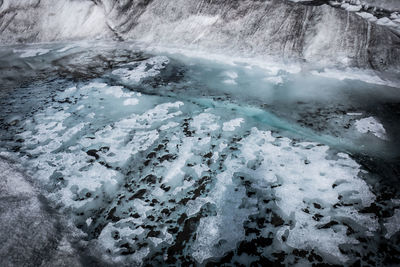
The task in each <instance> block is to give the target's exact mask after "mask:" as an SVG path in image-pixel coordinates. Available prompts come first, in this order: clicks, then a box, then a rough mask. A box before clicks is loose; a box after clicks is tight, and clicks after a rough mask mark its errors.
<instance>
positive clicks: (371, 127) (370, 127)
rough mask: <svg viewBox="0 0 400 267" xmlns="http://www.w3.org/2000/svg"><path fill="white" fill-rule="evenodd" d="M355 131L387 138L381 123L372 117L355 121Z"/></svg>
mask: <svg viewBox="0 0 400 267" xmlns="http://www.w3.org/2000/svg"><path fill="white" fill-rule="evenodd" d="M355 126H356V129H357V131H359V132H360V133H364V134H366V133H372V134H373V135H375V136H376V137H378V138H380V139H383V140H387V136H386V130H385V128H384V127H383V125H382V124H381V123H380V122H379V121H378V120H377V119H376V118H374V117H368V118H363V119H360V120H357V121H356V123H355Z"/></svg>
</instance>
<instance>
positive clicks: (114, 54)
mask: <svg viewBox="0 0 400 267" xmlns="http://www.w3.org/2000/svg"><path fill="white" fill-rule="evenodd" d="M352 73H358V74H359V75H358V76H354V77H349V76H348V73H346V70H343V71H334V70H323V69H305V68H304V67H302V66H301V65H288V66H281V65H277V64H275V65H274V64H273V63H269V62H262V63H261V64H259V62H256V61H252V60H250V59H246V60H243V59H235V58H228V57H218V56H216V55H204V54H202V55H194V54H191V53H188V52H187V51H177V50H174V51H172V50H167V49H165V50H163V49H160V48H157V49H152V50H151V49H149V48H144V47H142V48H140V46H138V45H137V44H133V43H100V42H98V43H94V42H93V43H83V42H81V43H67V44H64V43H60V44H42V45H26V46H4V47H1V48H0V81H1V84H0V156H1V158H2V161H4V162H13V163H12V165H13V166H16V167H15V168H17V169H18V170H22V171H23V172H24V173H25V174H26V177H29V179H28V181H29V183H30V184H32V185H33V187H34V188H37V189H35V190H38V191H39V192H40V193H41V194H43V195H44V197H45V198H46V203H47V205H48V206H49V207H47V208H48V209H51V210H54V212H56V213H59V214H62V216H64V217H65V218H66V221H67V224H68V223H70V224H72V226H71V225H70V226H68V227H72V228H73V229H74V231H75V235H76V236H75V237H74V238H72V239H73V241H71V244H70V246H71V247H72V248H75V249H78V250H79V251H80V252H79V253H77V254H79V257H80V261H81V262H83V264H84V265H85V266H88V265H96V266H103V265H104V266H108V265H115V264H122V265H129V266H135V265H138V266H139V265H151V266H158V265H171V266H176V265H187V264H195V265H199V266H203V265H207V266H212V265H213V264H218V265H220V264H226V265H227V266H237V265H240V264H242V265H245V266H261V265H264V266H265V265H268V264H277V265H279V264H286V265H294V264H299V265H300V266H303V265H304V266H308V265H312V264H323V263H325V264H332V265H335V264H336V265H352V264H361V265H363V266H379V265H390V264H393V265H395V264H399V262H400V256H399V255H400V247H399V246H398V244H399V238H400V235H399V233H398V231H399V230H400V196H399V192H400V190H399V189H400V188H399V183H398V179H399V177H398V174H399V173H400V165H399V152H400V151H399V141H398V139H397V136H398V135H399V133H400V126H399V124H398V121H399V119H400V109H399V102H400V94H399V93H398V90H399V89H398V88H396V87H395V85H393V84H385V81H384V80H382V79H381V78H378V77H376V76H373V75H372V74H371V73H367V74H365V73H363V72H360V71H359V72H357V71H352ZM4 162H3V163H2V164H0V167H1V168H3V173H4V172H5V171H7V172H6V173H7V175H13V174H12V172H10V170H9V169H7V170H6V169H5V168H6V167H5V166H6V165H5V163H4ZM10 164H11V163H10ZM7 166H8V165H7ZM7 168H9V167H7ZM10 173H11V174H10ZM19 179H23V178H19ZM21 183H22V182H21ZM0 188H3V187H0ZM0 192H1V191H0ZM2 199H4V202H3V204H2V205H4V206H6V205H8V204H7V202H6V201H10V200H7V199H6V198H2ZM2 201H3V200H2ZM0 212H1V210H0ZM27 212H28V213H29V211H27ZM32 212H33V211H32ZM13 214H14V213H12V212H9V213H7V216H8V217H7V218H8V219H6V220H10V221H13V218H12V216H13ZM3 218H5V217H4V216H3ZM2 227H3V229H2ZM4 227H5V226H0V230H4ZM18 227H19V226H18V223H17V224H15V228H17V231H21V232H22V233H23V229H19V228H18ZM59 227H61V228H62V227H66V226H59ZM41 231H43V233H44V232H45V231H46V230H45V229H42V230H41ZM76 233H79V234H76ZM37 234H38V235H41V234H42V233H41V232H40V231H39V232H38V233H37ZM66 235H68V233H66ZM12 239H15V240H16V241H15V240H14V241H15V242H14V241H13V240H12ZM19 239H20V240H25V239H24V234H22V235H10V237H8V238H7V240H2V242H5V243H6V244H7V242H14V243H18V242H20V241H19ZM54 239H55V240H56V241H54V242H56V243H57V242H61V240H64V239H63V237H60V236H56V237H54ZM67 239H68V240H72V239H71V238H67ZM10 240H11V241H10ZM36 241H37V240H36V239H35V240H31V241H30V242H31V243H32V244H31V246H38V248H37V251H41V249H42V248H41V247H40V246H41V243H40V242H41V241H40V240H39V241H37V243H35V242H36ZM63 242H64V241H63ZM12 244H13V243H12ZM56 247H57V246H56ZM11 249H12V248H11ZM15 253H16V254H18V253H24V251H23V250H22V251H19V252H18V251H17V252H15ZM44 254H45V253H44ZM40 255H42V254H40ZM21 257H22V256H21ZM43 257H45V256H43ZM22 258H23V257H22Z"/></svg>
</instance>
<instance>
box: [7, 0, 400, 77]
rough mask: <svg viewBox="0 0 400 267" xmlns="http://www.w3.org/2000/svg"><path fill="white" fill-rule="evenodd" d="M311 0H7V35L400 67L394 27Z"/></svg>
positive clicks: (26, 39)
mask: <svg viewBox="0 0 400 267" xmlns="http://www.w3.org/2000/svg"><path fill="white" fill-rule="evenodd" d="M308 2H312V1H308ZM331 2H332V1H331ZM302 3H303V4H302ZM304 3H305V2H301V3H293V2H290V1H282V0H268V1H255V0H241V1H228V0H218V1H208V0H202V1H198V0H176V1H171V0H146V1H145V0H134V1H115V0H96V1H89V0H68V1H50V0H44V1H38V0H36V1H33V0H31V1H2V2H0V33H1V34H0V42H1V43H14V42H41V41H54V40H66V39H67V40H70V39H94V38H112V37H114V38H118V39H130V40H135V41H139V42H144V43H146V44H151V45H160V46H166V45H168V46H174V47H185V48H189V49H196V50H203V51H211V52H222V53H224V54H230V55H240V56H251V57H254V56H256V57H275V58H278V59H279V60H282V59H284V60H297V61H305V62H309V63H312V64H316V65H322V66H327V65H328V66H335V67H342V66H352V67H360V68H373V69H378V70H388V69H397V70H398V68H399V65H400V37H399V36H398V34H396V33H395V32H393V31H392V30H391V29H390V28H389V27H386V26H382V25H377V23H372V22H371V21H369V20H367V19H365V18H363V17H360V16H357V14H356V13H355V12H349V11H347V10H344V9H340V8H334V7H332V6H329V5H317V4H304Z"/></svg>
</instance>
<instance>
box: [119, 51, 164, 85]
mask: <svg viewBox="0 0 400 267" xmlns="http://www.w3.org/2000/svg"><path fill="white" fill-rule="evenodd" d="M168 63H169V59H168V58H167V57H165V56H157V57H153V58H150V59H147V60H144V61H142V62H140V63H139V64H138V65H137V66H136V67H134V68H119V69H116V70H114V71H113V72H112V74H113V75H116V76H119V77H120V78H121V80H122V81H123V82H125V83H138V82H139V81H140V80H141V79H144V78H147V77H153V76H156V75H158V74H159V73H160V70H161V69H163V68H165V66H166V65H167V64H168Z"/></svg>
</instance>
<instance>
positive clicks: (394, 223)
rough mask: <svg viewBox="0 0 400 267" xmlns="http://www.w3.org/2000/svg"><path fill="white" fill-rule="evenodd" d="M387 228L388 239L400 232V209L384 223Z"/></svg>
mask: <svg viewBox="0 0 400 267" xmlns="http://www.w3.org/2000/svg"><path fill="white" fill-rule="evenodd" d="M384 226H385V228H386V231H387V233H386V235H385V237H386V238H391V237H392V236H393V235H394V234H395V233H397V232H398V231H400V209H396V210H395V212H394V215H393V216H392V217H390V218H389V219H387V220H386V222H385V223H384Z"/></svg>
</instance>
